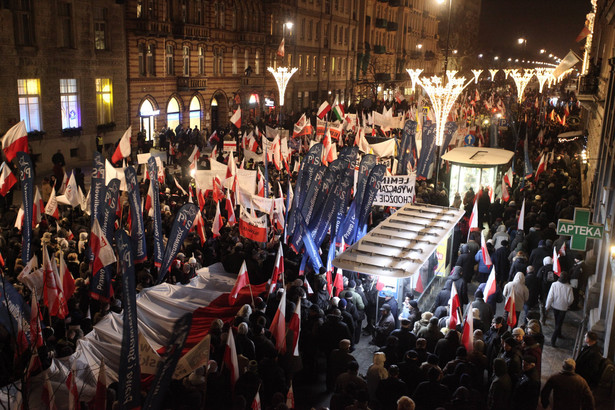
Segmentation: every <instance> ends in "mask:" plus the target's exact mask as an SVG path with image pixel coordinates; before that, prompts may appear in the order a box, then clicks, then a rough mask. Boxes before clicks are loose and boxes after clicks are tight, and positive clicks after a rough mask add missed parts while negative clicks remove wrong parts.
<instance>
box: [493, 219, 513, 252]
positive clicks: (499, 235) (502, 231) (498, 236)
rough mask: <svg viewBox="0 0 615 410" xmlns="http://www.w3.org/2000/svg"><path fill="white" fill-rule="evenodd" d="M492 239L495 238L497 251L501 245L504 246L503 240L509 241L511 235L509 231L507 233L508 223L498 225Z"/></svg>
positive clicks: (494, 242) (494, 244) (494, 243)
mask: <svg viewBox="0 0 615 410" xmlns="http://www.w3.org/2000/svg"><path fill="white" fill-rule="evenodd" d="M491 239H493V247H494V248H495V250H496V251H497V250H498V249H500V247H502V242H503V241H507V242H509V241H510V236H509V235H508V233H506V225H504V224H501V225H500V226H498V230H497V232H496V233H495V234H493V237H492V238H491Z"/></svg>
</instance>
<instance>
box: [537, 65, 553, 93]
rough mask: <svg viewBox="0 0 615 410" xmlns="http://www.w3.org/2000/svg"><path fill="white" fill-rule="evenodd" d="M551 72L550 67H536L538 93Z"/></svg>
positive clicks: (550, 75)
mask: <svg viewBox="0 0 615 410" xmlns="http://www.w3.org/2000/svg"><path fill="white" fill-rule="evenodd" d="M552 74H553V69H552V68H546V67H540V68H537V69H536V78H538V86H539V88H538V91H539V92H540V93H542V88H543V87H544V85H545V83H546V82H547V80H548V79H549V77H552Z"/></svg>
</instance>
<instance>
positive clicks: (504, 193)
mask: <svg viewBox="0 0 615 410" xmlns="http://www.w3.org/2000/svg"><path fill="white" fill-rule="evenodd" d="M509 199H510V194H509V193H508V188H507V187H506V182H505V181H504V180H503V179H502V200H503V201H504V202H508V200H509Z"/></svg>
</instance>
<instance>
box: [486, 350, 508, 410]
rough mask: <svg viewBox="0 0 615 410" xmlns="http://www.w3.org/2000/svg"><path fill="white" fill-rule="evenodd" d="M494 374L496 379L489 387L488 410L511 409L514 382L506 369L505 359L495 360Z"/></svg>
mask: <svg viewBox="0 0 615 410" xmlns="http://www.w3.org/2000/svg"><path fill="white" fill-rule="evenodd" d="M493 373H494V374H495V377H494V378H493V381H492V382H491V386H489V394H488V396H487V409H488V410H507V409H510V396H511V393H512V382H511V380H510V376H509V375H508V370H507V369H506V362H505V361H504V359H500V358H498V359H495V360H494V361H493Z"/></svg>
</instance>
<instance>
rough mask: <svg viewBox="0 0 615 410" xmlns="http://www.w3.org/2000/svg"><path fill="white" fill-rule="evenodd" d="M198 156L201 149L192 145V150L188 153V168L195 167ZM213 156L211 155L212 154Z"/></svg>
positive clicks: (199, 156)
mask: <svg viewBox="0 0 615 410" xmlns="http://www.w3.org/2000/svg"><path fill="white" fill-rule="evenodd" d="M199 158H201V151H199V147H197V146H196V145H195V146H194V149H193V150H192V153H191V154H190V156H189V157H188V162H189V163H190V169H191V170H192V169H196V165H197V163H198V161H199ZM212 158H213V156H212Z"/></svg>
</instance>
